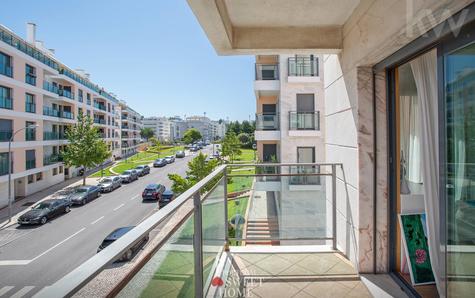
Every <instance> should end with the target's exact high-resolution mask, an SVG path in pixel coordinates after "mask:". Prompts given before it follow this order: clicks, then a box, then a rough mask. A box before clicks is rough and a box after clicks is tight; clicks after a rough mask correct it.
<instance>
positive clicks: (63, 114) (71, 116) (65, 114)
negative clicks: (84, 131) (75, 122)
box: [59, 111, 74, 119]
mask: <svg viewBox="0 0 475 298" xmlns="http://www.w3.org/2000/svg"><path fill="white" fill-rule="evenodd" d="M59 117H61V118H65V119H74V113H72V112H67V111H61V113H60V116H59Z"/></svg>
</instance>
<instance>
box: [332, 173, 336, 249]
mask: <svg viewBox="0 0 475 298" xmlns="http://www.w3.org/2000/svg"><path fill="white" fill-rule="evenodd" d="M332 204H333V206H332V238H333V249H334V250H336V165H335V164H333V165H332Z"/></svg>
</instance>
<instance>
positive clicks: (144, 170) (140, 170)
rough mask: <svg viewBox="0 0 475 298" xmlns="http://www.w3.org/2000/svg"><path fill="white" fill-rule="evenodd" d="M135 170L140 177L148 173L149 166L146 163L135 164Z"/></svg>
mask: <svg viewBox="0 0 475 298" xmlns="http://www.w3.org/2000/svg"><path fill="white" fill-rule="evenodd" d="M135 170H136V171H137V173H138V174H139V176H140V177H142V176H145V175H147V174H150V167H149V166H147V165H141V166H136V167H135Z"/></svg>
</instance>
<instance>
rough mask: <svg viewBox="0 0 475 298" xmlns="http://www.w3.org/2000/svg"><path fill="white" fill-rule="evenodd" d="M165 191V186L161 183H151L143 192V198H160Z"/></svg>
mask: <svg viewBox="0 0 475 298" xmlns="http://www.w3.org/2000/svg"><path fill="white" fill-rule="evenodd" d="M164 191H165V186H163V185H161V184H149V185H147V186H146V187H145V189H144V191H143V192H142V200H144V201H145V200H160V199H161V198H162V194H163V192H164Z"/></svg>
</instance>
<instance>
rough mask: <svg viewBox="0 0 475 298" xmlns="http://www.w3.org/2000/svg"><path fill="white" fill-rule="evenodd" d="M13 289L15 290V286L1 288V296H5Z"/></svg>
mask: <svg viewBox="0 0 475 298" xmlns="http://www.w3.org/2000/svg"><path fill="white" fill-rule="evenodd" d="M13 288H14V287H13V286H5V287H3V288H1V289H0V296H3V295H5V294H6V293H7V292H8V291H10V290H11V289H13Z"/></svg>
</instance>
